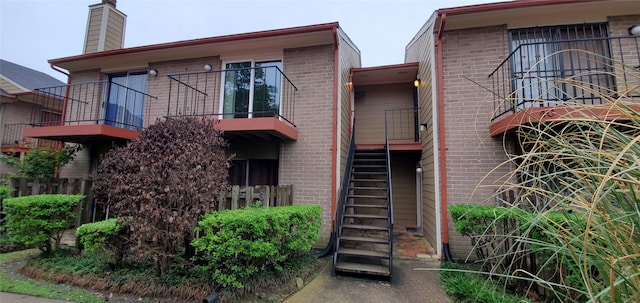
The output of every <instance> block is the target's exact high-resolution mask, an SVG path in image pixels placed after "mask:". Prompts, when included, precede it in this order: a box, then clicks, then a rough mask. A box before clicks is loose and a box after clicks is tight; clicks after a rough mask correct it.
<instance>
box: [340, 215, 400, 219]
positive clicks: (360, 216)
mask: <svg viewBox="0 0 640 303" xmlns="http://www.w3.org/2000/svg"><path fill="white" fill-rule="evenodd" d="M344 216H345V217H347V218H356V219H380V220H383V219H384V220H387V219H389V216H380V215H366V214H344Z"/></svg>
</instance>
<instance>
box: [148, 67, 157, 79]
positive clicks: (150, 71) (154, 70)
mask: <svg viewBox="0 0 640 303" xmlns="http://www.w3.org/2000/svg"><path fill="white" fill-rule="evenodd" d="M149 75H151V77H155V76H157V75H158V70H157V69H154V68H152V69H150V70H149Z"/></svg>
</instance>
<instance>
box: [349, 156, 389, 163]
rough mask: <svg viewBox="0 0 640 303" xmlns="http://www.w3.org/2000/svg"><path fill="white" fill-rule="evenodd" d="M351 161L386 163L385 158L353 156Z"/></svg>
mask: <svg viewBox="0 0 640 303" xmlns="http://www.w3.org/2000/svg"><path fill="white" fill-rule="evenodd" d="M353 162H384V163H387V158H386V157H382V158H355V159H353Z"/></svg>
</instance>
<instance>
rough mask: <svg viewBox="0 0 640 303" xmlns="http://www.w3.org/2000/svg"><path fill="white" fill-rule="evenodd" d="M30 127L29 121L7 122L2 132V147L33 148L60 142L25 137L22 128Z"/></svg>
mask: <svg viewBox="0 0 640 303" xmlns="http://www.w3.org/2000/svg"><path fill="white" fill-rule="evenodd" d="M26 127H29V124H28V123H14V124H5V125H4V129H3V132H2V143H1V144H0V145H1V146H2V147H19V148H32V147H39V146H55V145H56V144H57V143H58V142H57V141H52V140H44V139H35V138H29V137H24V136H23V135H22V130H24V129H25V128H26Z"/></svg>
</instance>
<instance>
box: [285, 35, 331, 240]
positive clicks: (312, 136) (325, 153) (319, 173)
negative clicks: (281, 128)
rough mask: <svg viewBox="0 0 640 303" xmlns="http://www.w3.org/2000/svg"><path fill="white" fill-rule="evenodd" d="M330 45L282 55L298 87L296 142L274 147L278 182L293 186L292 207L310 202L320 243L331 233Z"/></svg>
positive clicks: (286, 69)
mask: <svg viewBox="0 0 640 303" xmlns="http://www.w3.org/2000/svg"><path fill="white" fill-rule="evenodd" d="M333 67H334V65H333V46H332V45H323V46H313V47H307V48H298V49H286V50H285V51H284V62H283V68H284V73H285V74H286V75H287V77H289V79H290V80H291V82H293V83H294V84H295V85H296V86H297V87H298V94H297V96H296V105H295V114H294V116H295V118H296V126H297V128H298V134H299V139H298V141H296V142H291V143H285V144H283V145H282V147H281V149H280V176H279V181H280V183H282V184H293V201H294V203H295V204H316V205H321V206H322V207H323V208H324V212H323V213H322V228H321V231H320V235H321V238H322V239H325V240H326V238H327V237H328V235H329V233H330V229H331V141H332V128H333V125H332V114H333V111H332V110H333V72H334V71H333Z"/></svg>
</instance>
